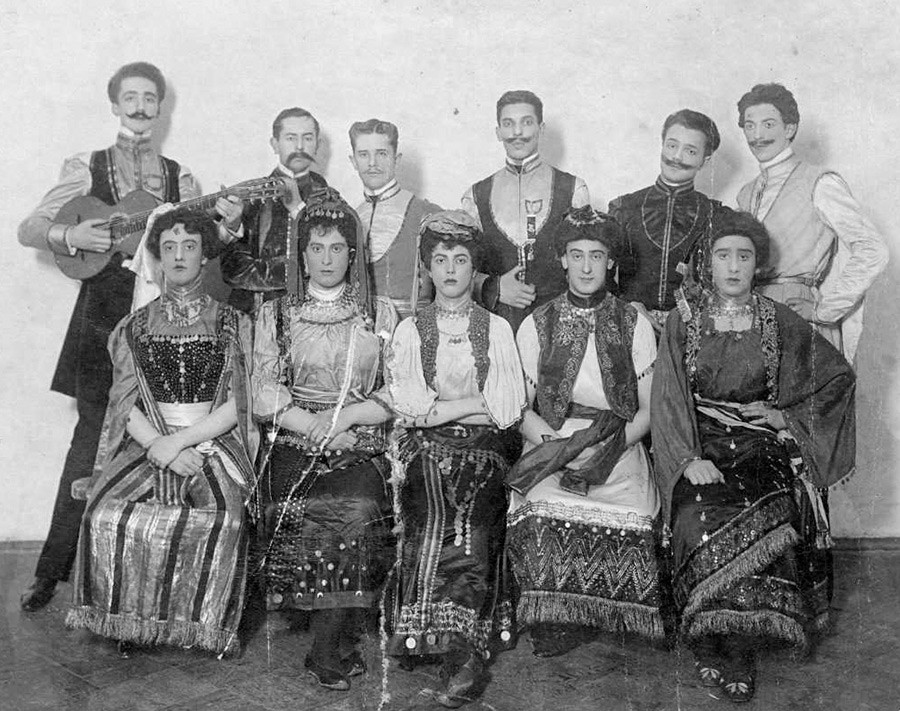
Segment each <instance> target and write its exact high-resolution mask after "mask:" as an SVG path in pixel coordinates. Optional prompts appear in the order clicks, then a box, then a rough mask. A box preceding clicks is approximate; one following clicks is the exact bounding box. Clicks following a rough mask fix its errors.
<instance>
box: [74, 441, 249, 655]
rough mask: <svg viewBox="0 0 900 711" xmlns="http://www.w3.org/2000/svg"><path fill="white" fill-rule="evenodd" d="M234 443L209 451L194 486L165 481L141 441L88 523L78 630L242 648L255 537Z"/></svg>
mask: <svg viewBox="0 0 900 711" xmlns="http://www.w3.org/2000/svg"><path fill="white" fill-rule="evenodd" d="M228 444H229V442H228V441H227V440H225V439H224V438H223V439H222V440H217V441H215V442H208V443H204V445H203V449H204V453H205V454H206V462H205V464H204V467H203V472H202V474H200V475H198V476H195V477H191V478H189V479H183V478H181V477H177V476H175V475H172V474H167V473H166V474H160V473H159V472H158V470H157V469H156V468H155V467H154V466H152V465H151V464H150V463H149V462H148V461H147V459H146V456H145V454H144V452H143V450H141V449H140V447H138V446H137V445H136V444H135V443H134V442H132V443H131V444H130V445H129V446H128V447H126V449H125V450H124V451H123V452H121V453H120V454H119V455H118V456H117V457H116V458H115V459H114V460H113V462H112V463H111V465H110V467H109V468H108V471H107V472H105V473H104V475H103V477H102V478H101V480H100V481H99V482H97V484H96V485H95V486H94V489H93V492H92V493H93V496H92V498H91V500H90V501H89V502H88V505H87V508H86V509H85V514H84V519H83V520H82V524H81V534H80V540H79V544H78V545H79V560H78V563H77V566H76V579H75V600H74V606H73V608H72V609H71V610H70V611H69V614H68V616H67V618H66V624H67V625H68V626H69V627H70V628H75V629H77V628H83V629H89V630H91V631H92V632H95V633H96V634H99V635H103V636H104V637H110V638H112V639H117V640H124V641H130V642H135V643H139V644H171V645H177V646H182V647H190V646H196V647H199V648H202V649H207V650H210V651H212V652H216V653H221V652H233V651H236V650H237V649H238V647H239V643H238V638H237V629H238V624H239V622H240V617H241V611H242V608H243V603H244V585H245V582H246V575H247V535H246V528H245V523H244V501H243V497H244V491H243V488H242V487H241V486H240V485H239V484H238V483H237V481H236V479H237V480H240V475H239V473H237V466H236V464H235V458H234V456H233V453H231V452H229V451H228V448H227V445H228ZM223 445H225V446H223Z"/></svg>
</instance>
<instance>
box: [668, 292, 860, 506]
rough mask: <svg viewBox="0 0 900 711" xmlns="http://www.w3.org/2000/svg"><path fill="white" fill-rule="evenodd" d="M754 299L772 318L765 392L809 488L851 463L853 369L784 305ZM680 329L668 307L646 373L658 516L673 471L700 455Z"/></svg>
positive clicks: (828, 481) (836, 477)
mask: <svg viewBox="0 0 900 711" xmlns="http://www.w3.org/2000/svg"><path fill="white" fill-rule="evenodd" d="M758 299H759V303H760V310H761V311H762V312H764V313H770V314H774V322H775V324H776V325H777V343H776V344H774V345H775V348H776V349H777V350H776V352H775V354H774V355H775V362H776V363H777V380H776V381H775V384H776V385H777V391H776V392H775V393H770V395H771V396H774V397H773V398H772V399H773V400H774V404H775V407H777V408H778V409H779V410H781V412H782V414H783V415H784V419H785V422H786V423H787V427H788V430H789V431H790V434H791V435H792V436H793V437H794V439H796V441H797V444H798V446H799V448H800V453H801V455H802V457H803V461H804V464H805V465H806V469H807V476H808V477H809V479H810V481H811V483H812V484H813V485H814V486H815V487H817V488H825V487H828V486H831V485H832V484H835V483H837V482H839V481H841V480H842V479H844V478H846V477H847V476H849V475H851V474H852V473H853V470H854V467H855V462H856V409H855V393H856V379H855V376H854V374H853V370H852V368H851V367H850V365H849V363H847V361H846V360H845V359H844V358H843V356H841V354H840V353H839V352H838V351H837V350H836V349H835V348H834V346H832V345H831V344H830V343H828V341H826V340H825V339H824V338H823V337H822V336H821V335H819V334H818V333H816V332H815V331H814V330H813V329H812V327H811V326H810V325H809V324H808V323H807V322H806V321H804V320H803V319H801V318H800V317H799V316H797V315H796V314H795V313H794V312H793V311H792V310H791V309H790V308H788V307H787V306H784V305H783V304H779V303H777V302H774V301H772V300H771V299H767V298H765V297H763V296H759V297H758ZM702 317H703V315H702V314H700V315H699V316H698V318H702ZM763 327H764V328H765V324H763ZM688 331H689V327H688V326H686V325H685V323H683V321H682V319H681V317H680V314H679V313H678V311H673V312H672V313H670V314H669V318H668V321H667V322H666V328H665V331H664V333H663V336H662V339H661V341H660V349H659V353H658V356H657V360H656V369H655V373H654V378H653V392H652V398H651V412H652V413H653V414H652V427H653V449H654V455H655V456H654V463H655V466H654V476H655V478H656V483H657V486H658V488H659V491H660V494H661V496H662V505H663V521H664V522H666V523H668V521H669V517H670V513H671V503H672V491H673V490H674V488H675V484H676V483H677V481H678V478H679V477H680V476H681V475H682V474H683V473H684V470H685V468H686V467H687V465H688V464H689V463H690V462H691V461H693V460H695V459H699V458H700V457H701V456H702V448H701V442H700V437H699V434H698V430H697V415H696V410H695V406H694V397H693V391H692V386H691V377H690V373H689V370H688V367H687V365H686V362H685V361H686V355H687V351H688V347H687V346H688V344H687V341H688ZM766 361H767V362H768V361H769V357H766ZM772 389H774V388H773V387H772V385H770V390H772Z"/></svg>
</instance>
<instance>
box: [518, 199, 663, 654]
mask: <svg viewBox="0 0 900 711" xmlns="http://www.w3.org/2000/svg"><path fill="white" fill-rule="evenodd" d="M555 237H556V252H557V254H558V255H559V258H560V261H561V262H562V266H563V269H565V271H566V277H567V280H568V284H569V288H568V291H567V292H566V293H564V294H562V295H561V296H558V297H557V298H555V299H554V300H553V301H550V302H549V303H547V304H545V305H544V306H540V307H538V308H537V309H536V310H535V312H534V313H533V314H531V315H530V316H528V317H527V318H526V319H525V321H524V322H523V323H522V326H521V327H520V328H519V331H518V334H517V335H516V341H517V342H518V345H519V354H520V356H521V358H522V366H523V368H524V371H525V385H526V390H527V392H528V399H529V402H531V403H532V409H529V410H527V411H526V413H525V418H524V419H523V421H522V426H521V431H522V434H523V436H524V438H525V441H526V450H527V451H526V453H525V455H524V456H523V457H522V458H521V459H520V460H519V462H517V463H516V465H515V466H514V467H513V469H512V471H511V472H510V474H509V476H508V477H507V481H508V482H509V483H510V486H511V488H512V489H513V493H512V502H511V506H510V513H509V516H508V519H507V527H508V531H507V547H508V550H509V556H510V559H511V561H512V565H513V571H514V573H515V575H516V579H517V582H518V588H519V591H520V597H519V602H518V610H517V613H518V614H517V619H518V621H519V623H520V624H522V623H524V624H526V625H528V626H529V627H530V630H531V641H532V643H533V645H534V654H535V655H536V656H540V657H551V656H556V655H558V654H564V653H565V652H568V651H569V650H570V649H572V648H573V647H574V646H576V645H577V644H578V643H579V641H580V640H581V639H582V638H583V634H582V631H583V628H584V627H587V628H593V629H594V630H606V631H615V632H619V631H628V632H634V633H637V634H640V635H643V636H645V637H648V638H651V639H660V638H662V637H663V636H664V630H663V624H662V617H661V615H660V610H659V605H660V596H659V571H658V568H657V564H656V550H655V548H656V546H655V538H654V535H653V522H654V519H655V517H656V514H657V512H658V510H659V501H658V497H657V492H656V487H655V486H654V484H653V483H652V482H651V481H650V466H649V460H648V458H647V452H646V451H645V449H644V445H643V444H641V438H642V437H644V436H645V435H646V434H647V433H648V432H649V430H650V384H651V380H652V370H653V361H654V360H655V358H656V340H655V337H654V333H653V327H652V326H651V324H650V321H649V320H648V319H647V318H646V317H644V316H642V315H641V314H640V313H638V312H637V311H636V310H635V308H634V307H633V306H631V305H630V304H627V303H625V302H624V301H621V300H619V299H617V298H616V297H615V296H613V295H612V294H610V293H608V292H607V290H606V277H607V269H608V268H609V267H611V266H612V264H613V261H614V259H615V257H616V256H617V255H618V252H619V249H620V248H621V241H622V231H621V228H620V227H619V225H618V223H616V222H615V221H614V220H613V219H612V218H610V217H609V216H607V215H605V214H603V213H600V212H596V211H594V210H592V209H591V208H590V207H582V208H578V209H573V210H570V211H569V213H568V214H567V215H566V217H565V219H564V220H563V222H562V224H561V225H560V226H559V227H558V228H557V230H556V235H555ZM576 541H577V543H576Z"/></svg>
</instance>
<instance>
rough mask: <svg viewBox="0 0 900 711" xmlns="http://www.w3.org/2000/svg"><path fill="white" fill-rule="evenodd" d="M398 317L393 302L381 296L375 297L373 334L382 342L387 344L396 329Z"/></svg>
mask: <svg viewBox="0 0 900 711" xmlns="http://www.w3.org/2000/svg"><path fill="white" fill-rule="evenodd" d="M399 321H400V317H399V316H398V315H397V309H396V308H395V307H394V302H393V301H391V300H390V299H387V298H385V297H383V296H379V297H376V299H375V335H376V336H378V338H379V339H381V342H382V343H384V344H389V343H390V342H391V338H392V337H393V335H394V331H395V330H396V329H397V323H398V322H399Z"/></svg>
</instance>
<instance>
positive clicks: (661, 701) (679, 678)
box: [0, 546, 900, 711]
mask: <svg viewBox="0 0 900 711" xmlns="http://www.w3.org/2000/svg"><path fill="white" fill-rule="evenodd" d="M36 558H37V548H36V547H35V546H12V547H10V546H8V547H6V548H5V549H0V581H2V582H0V604H2V611H3V616H2V622H0V709H3V710H4V711H7V710H8V711H26V710H28V709H53V710H54V711H59V710H63V709H79V710H81V709H87V710H93V709H96V710H97V711H101V710H105V709H110V710H113V709H115V710H116V711H130V710H134V711H150V710H154V711H158V710H161V709H166V710H167V711H174V710H175V709H185V710H189V711H204V710H210V711H213V710H215V711H280V710H282V709H291V710H303V709H322V710H323V711H337V710H338V709H342V710H343V709H346V710H348V711H349V710H353V711H355V710H357V709H362V710H371V711H374V710H375V709H378V708H379V707H380V706H381V705H382V704H383V706H382V707H383V708H384V709H386V710H387V711H395V710H396V711H400V710H404V711H413V710H416V711H418V710H419V709H438V708H440V707H439V706H438V705H437V704H436V703H435V702H434V701H433V700H432V699H431V698H430V697H429V696H428V694H427V692H425V691H423V690H425V689H428V688H433V687H435V686H436V685H437V683H438V678H437V669H436V668H434V667H432V668H429V667H426V668H424V669H422V670H416V671H414V672H404V671H402V670H400V669H398V668H397V666H396V665H395V664H390V665H389V666H388V668H387V671H386V672H384V673H382V657H381V654H380V647H379V641H378V637H377V635H374V634H373V635H371V636H370V637H368V638H367V639H366V641H365V655H366V659H367V661H368V664H369V669H370V670H369V673H368V674H366V675H365V676H363V677H358V678H356V679H354V680H353V688H352V689H351V690H350V691H349V692H329V691H325V690H320V689H319V687H318V686H316V685H315V683H314V682H313V681H312V680H311V679H310V678H308V677H307V676H306V675H305V674H304V672H303V669H302V664H303V657H304V655H305V654H306V650H307V649H308V646H309V643H310V638H309V634H308V633H306V632H298V631H295V630H291V629H290V628H289V625H288V624H287V622H286V621H285V620H283V619H280V618H277V617H274V616H272V617H270V619H269V620H267V621H266V622H265V623H264V624H263V625H262V626H261V627H260V628H259V630H258V632H257V633H256V634H254V635H253V636H252V637H251V639H249V640H248V642H247V644H246V646H245V650H244V652H243V654H242V655H241V656H240V657H239V658H232V659H222V660H218V659H215V658H214V657H211V656H209V655H207V654H202V653H199V652H195V651H192V650H176V649H149V650H145V651H140V652H138V653H136V654H134V655H133V656H132V657H131V658H129V659H120V658H119V657H118V656H117V654H116V651H115V648H114V646H113V645H112V644H110V643H109V642H107V641H105V640H102V639H99V638H97V637H94V636H93V635H91V634H89V633H85V632H71V631H68V630H66V629H65V627H64V626H63V618H64V614H65V609H66V605H67V601H68V598H69V596H70V593H71V588H70V587H69V586H68V585H64V586H61V587H60V588H59V590H58V592H57V595H56V598H55V599H54V600H53V602H52V603H51V604H50V606H48V607H47V608H46V609H45V610H44V611H41V612H39V613H34V614H25V613H23V612H21V611H20V609H19V603H18V600H19V594H20V592H21V590H22V589H23V588H24V587H25V586H26V585H27V584H28V583H29V582H30V580H31V575H32V572H33V568H34V563H35V560H36ZM836 573H837V589H836V596H835V610H834V612H835V614H834V633H833V634H832V635H831V636H830V637H829V638H827V639H826V640H825V641H824V642H823V643H822V644H820V645H819V647H818V649H817V650H816V651H815V652H814V653H813V655H812V656H811V657H810V658H808V659H805V660H802V661H792V660H790V659H789V658H786V657H783V656H782V657H777V658H765V659H763V660H761V663H760V669H759V677H758V690H757V696H756V699H755V700H754V701H753V702H751V703H750V704H746V705H745V706H744V708H747V709H764V710H765V711H774V710H780V709H784V710H788V709H790V710H791V711H808V710H810V709H828V710H829V711H832V710H833V711H869V710H871V711H898V709H900V550H896V549H893V550H877V549H875V550H865V551H863V550H847V549H844V550H840V551H838V552H837V554H836ZM490 671H491V676H492V678H491V681H490V683H489V684H488V686H487V688H486V690H485V692H484V695H483V696H482V698H481V699H479V700H478V701H476V702H473V703H471V704H469V705H468V707H467V708H468V709H471V711H484V710H488V709H494V710H496V711H507V710H508V711H526V710H530V709H547V710H551V711H588V709H590V711H618V710H620V709H621V710H622V711H650V710H654V711H655V710H662V709H673V710H674V709H678V710H685V711H705V710H706V709H727V708H730V707H731V704H729V703H728V702H727V701H724V700H719V699H717V698H715V696H714V695H713V694H711V693H710V692H709V690H707V689H704V688H702V687H700V686H699V684H697V683H696V682H695V680H694V676H693V668H692V660H691V657H690V654H688V653H686V652H683V651H678V650H676V651H673V652H666V651H663V650H657V649H648V648H647V647H645V646H643V645H640V644H637V643H634V642H630V641H623V640H615V639H610V638H607V639H603V640H599V641H596V642H593V643H591V644H587V645H584V646H582V647H581V648H579V649H577V650H575V651H574V652H571V653H569V654H568V655H566V656H564V657H560V658H556V659H551V660H541V659H537V658H535V657H534V656H532V654H531V649H530V645H529V643H528V641H527V639H523V640H522V641H520V643H519V646H518V648H517V649H515V650H513V651H511V652H508V653H506V654H503V655H501V656H500V657H499V658H498V659H497V660H496V661H495V663H494V664H493V666H492V667H491V670H490Z"/></svg>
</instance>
